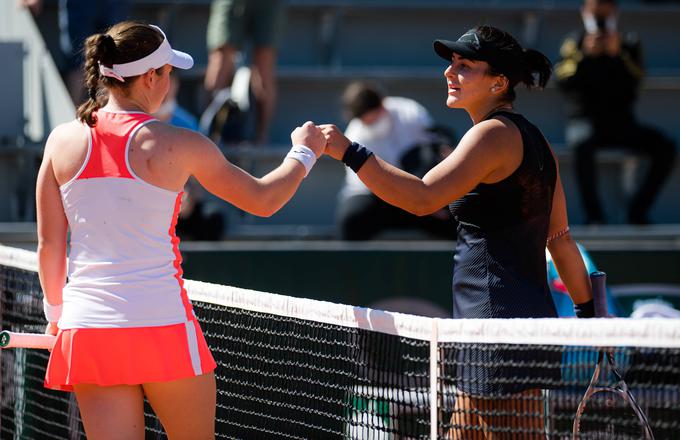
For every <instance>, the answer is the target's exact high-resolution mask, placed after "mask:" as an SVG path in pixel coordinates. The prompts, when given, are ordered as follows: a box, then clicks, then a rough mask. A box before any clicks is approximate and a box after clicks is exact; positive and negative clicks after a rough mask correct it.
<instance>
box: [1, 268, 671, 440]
mask: <svg viewBox="0 0 680 440" xmlns="http://www.w3.org/2000/svg"><path fill="white" fill-rule="evenodd" d="M191 288H192V285H191V284H190V285H189V294H190V297H192V298H193V303H194V309H195V312H196V315H197V316H198V318H199V321H200V323H201V327H202V329H203V332H204V333H205V336H206V339H207V341H208V344H209V345H210V348H211V350H212V352H213V355H214V357H215V360H216V361H217V364H218V367H217V370H216V372H215V374H216V376H217V422H216V434H217V438H230V439H231V438H233V439H260V438H262V439H333V438H341V439H343V438H344V439H371V440H379V439H386V440H387V439H390V440H392V439H395V440H396V439H426V438H432V433H431V427H430V420H431V413H430V403H431V401H432V398H431V396H432V393H431V392H430V371H436V372H437V377H436V384H437V389H436V396H435V397H436V398H435V399H434V401H436V403H437V409H436V414H434V415H436V418H437V426H436V429H435V431H436V434H435V435H434V437H436V438H441V439H465V440H476V439H503V440H506V439H542V440H543V439H555V440H558V439H559V440H562V439H572V438H574V437H573V433H572V430H573V426H574V419H575V416H576V414H577V408H578V406H579V403H580V402H581V401H582V397H583V395H584V393H585V392H586V389H587V388H588V385H589V383H590V380H591V377H592V376H593V372H594V371H595V368H596V367H595V366H596V365H597V364H598V361H601V362H600V365H601V367H600V369H599V378H598V380H597V383H596V385H597V386H598V388H597V390H598V392H596V393H595V394H593V395H592V396H591V397H590V398H589V399H588V400H587V403H586V405H585V410H584V411H583V413H582V416H581V419H580V420H581V421H580V426H579V428H580V432H579V434H578V435H577V437H576V438H579V439H619V438H620V439H645V438H651V437H650V434H651V435H653V437H654V438H655V439H677V438H680V434H679V433H680V348H659V347H654V346H655V345H658V342H657V341H654V340H653V339H652V338H646V339H645V338H639V341H641V342H642V343H639V344H632V345H631V344H628V345H627V346H615V347H608V348H607V349H606V350H605V351H603V353H611V359H612V361H613V363H614V364H615V365H616V368H617V371H614V370H613V368H612V366H611V365H610V363H609V362H608V358H607V356H601V359H599V358H600V356H599V353H600V349H599V348H597V347H596V346H587V347H586V346H573V345H562V344H544V345H538V344H531V345H528V344H507V343H503V344H501V343H482V341H484V340H485V339H484V338H485V336H486V335H484V334H482V333H480V334H479V341H478V342H474V343H470V342H465V343H461V342H439V343H437V344H436V346H433V350H431V343H430V341H429V340H428V338H427V337H415V336H414V337H405V336H398V335H397V334H402V335H403V334H410V335H412V336H413V333H409V330H411V329H412V328H413V327H418V326H420V327H422V328H426V331H425V332H422V334H428V333H427V332H428V331H430V330H431V328H432V321H431V320H426V322H423V321H422V320H423V319H426V318H416V317H404V315H401V316H400V317H398V316H397V315H394V314H389V313H384V312H380V313H381V315H380V316H382V319H383V321H382V322H381V325H380V326H377V327H379V328H377V330H378V331H375V330H376V328H374V325H373V324H374V323H372V322H370V320H366V319H365V316H364V315H365V313H364V312H365V311H366V309H359V308H350V307H348V308H347V310H349V311H350V313H352V312H354V313H359V314H360V312H361V311H363V312H361V313H364V315H362V316H364V319H363V320H361V319H359V320H357V321H356V322H355V325H349V324H347V325H339V324H335V323H334V324H329V323H327V322H333V321H332V320H325V318H319V320H317V321H315V320H313V319H310V318H309V315H308V314H305V315H304V316H305V319H300V318H297V317H293V316H285V313H283V314H280V313H278V312H277V313H275V314H274V313H268V312H263V311H257V310H261V309H259V308H257V307H251V306H250V305H249V304H246V305H244V306H243V307H240V306H239V307H237V306H234V305H233V304H232V303H231V302H230V301H226V300H225V301H212V300H207V299H205V298H204V297H202V296H200V295H199V296H198V298H203V299H204V300H203V301H199V300H197V299H196V295H193V294H192V290H191ZM214 288H215V289H217V291H218V293H219V294H218V295H216V297H218V298H219V297H220V295H221V292H222V290H224V291H225V292H226V289H229V288H223V287H219V286H214ZM221 289H222V290H221ZM232 290H234V289H233V288H232ZM257 294H260V293H258V292H252V295H257ZM0 295H1V302H0V307H1V310H0V312H1V313H0V314H1V318H2V322H1V326H2V328H3V329H5V330H10V331H15V332H42V331H43V329H44V318H43V316H42V293H41V291H40V285H39V282H38V276H37V273H36V272H35V271H32V270H24V269H20V268H17V267H11V265H10V264H8V263H3V262H1V261H0ZM249 295H250V293H249ZM261 295H267V294H261ZM227 296H228V295H225V298H226V297H227ZM248 297H250V296H248ZM266 298H269V297H266ZM279 298H281V297H279ZM295 301H298V300H294V301H293V304H294V305H295V306H294V307H293V309H296V307H298V304H297V303H296V302H295ZM223 304H229V305H228V306H227V305H223ZM309 304H311V305H312V308H313V310H314V311H316V310H317V308H318V310H319V316H325V315H324V314H323V313H321V308H323V307H325V306H326V304H324V303H317V302H310V303H308V305H309ZM337 307H345V306H337ZM357 311H360V312H357ZM291 315H292V313H291ZM385 317H387V318H389V317H394V318H395V321H394V322H388V323H387V324H388V325H387V326H386V325H385V321H384V318H385ZM397 318H399V319H397ZM410 318H413V320H411V319H410ZM418 319H420V321H418ZM397 321H398V322H397ZM445 321H446V322H453V320H445ZM500 321H501V320H499V322H498V325H499V326H500V325H504V323H503V322H500ZM593 321H594V320H593ZM572 322H576V321H572ZM628 322H632V321H624V322H623V324H624V325H625V327H628V325H627V323H628ZM550 323H551V324H552V323H553V321H551V322H550ZM555 323H556V321H555ZM581 323H583V324H581ZM491 324H496V323H491ZM529 324H532V323H528V324H527V325H529ZM579 324H580V327H584V328H585V327H592V329H590V328H585V330H587V331H590V332H592V333H595V334H597V333H598V331H599V330H598V327H597V325H595V324H598V323H596V322H586V321H579ZM604 324H608V323H607V322H605V323H604ZM542 325H545V324H542ZM610 327H611V325H610V326H608V327H607V328H609V330H608V331H609V332H611V328H610ZM403 329H407V330H406V331H402V330H403ZM673 329H674V331H676V333H675V334H676V335H678V336H680V331H678V326H675V327H673ZM615 330H616V328H615ZM621 330H622V331H623V330H624V327H622V328H621ZM625 331H627V330H625ZM496 333H502V332H496ZM418 334H421V333H418ZM439 336H440V340H451V334H449V335H448V336H447V337H448V339H447V338H442V335H441V334H440V335H439ZM464 340H467V339H464ZM473 340H476V338H474V339H473ZM669 340H671V341H672V340H673V338H671V339H669ZM644 342H649V344H648V345H650V346H646V345H645V344H644ZM596 345H597V344H596ZM620 345H626V344H620ZM671 345H674V346H677V345H678V344H671ZM432 352H435V353H437V356H436V359H432V362H431V358H430V353H432ZM0 356H1V361H2V363H1V367H2V371H1V376H2V390H1V391H2V395H1V405H2V408H1V416H2V417H1V420H0V423H1V426H0V428H1V429H0V433H1V438H2V439H82V438H85V436H84V433H83V428H82V423H81V421H80V417H79V413H78V408H77V405H76V402H75V399H74V396H73V394H71V393H65V392H58V391H51V390H47V389H45V388H44V387H43V379H44V374H45V367H46V365H47V360H48V352H46V351H43V350H28V349H21V348H17V349H5V350H1V351H0ZM617 374H618V376H617ZM619 376H620V377H619ZM620 379H623V380H625V383H626V384H627V386H628V389H629V393H630V394H626V393H625V389H623V388H620V387H621V385H620ZM607 387H609V388H607ZM629 395H630V396H632V399H634V400H635V401H636V402H637V404H638V405H639V408H640V411H641V412H640V414H642V417H643V418H647V419H648V421H649V426H650V429H651V431H646V430H645V428H644V427H643V426H644V425H643V424H642V423H641V422H640V415H639V414H638V413H636V412H635V411H634V410H633V409H632V408H633V406H631V405H630V403H629V400H630V398H629V397H628V396H629ZM146 429H147V431H146V432H147V435H146V437H147V439H159V438H165V434H164V432H163V428H162V426H161V424H160V423H159V421H158V420H157V419H156V418H155V416H154V415H153V412H152V411H151V408H149V406H148V405H147V406H146Z"/></svg>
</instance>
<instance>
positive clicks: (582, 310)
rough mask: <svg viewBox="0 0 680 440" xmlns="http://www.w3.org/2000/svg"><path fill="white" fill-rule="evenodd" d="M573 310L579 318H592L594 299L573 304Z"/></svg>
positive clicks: (593, 315) (593, 314)
mask: <svg viewBox="0 0 680 440" xmlns="http://www.w3.org/2000/svg"><path fill="white" fill-rule="evenodd" d="M574 312H576V316H577V317H579V318H594V317H595V301H593V300H592V299H591V300H590V301H587V302H584V303H581V304H574Z"/></svg>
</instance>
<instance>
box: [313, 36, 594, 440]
mask: <svg viewBox="0 0 680 440" xmlns="http://www.w3.org/2000/svg"><path fill="white" fill-rule="evenodd" d="M434 49H435V52H436V53H437V54H438V55H440V56H441V57H442V58H444V59H446V60H447V61H448V62H449V63H450V65H449V66H448V67H447V69H446V71H445V72H444V76H445V77H446V83H447V91H448V93H447V100H446V104H447V106H448V107H450V108H461V109H464V110H465V111H467V112H468V114H469V115H470V117H471V118H472V121H473V123H474V126H473V127H472V128H471V129H470V130H469V131H468V132H467V133H466V134H465V136H463V138H462V139H461V141H460V143H459V144H458V146H457V147H456V149H455V150H454V151H453V153H451V155H450V156H449V157H448V158H447V159H445V160H444V161H443V162H441V163H440V164H439V165H437V166H436V167H434V168H433V169H432V170H430V171H429V172H428V173H427V174H426V175H425V176H424V177H423V178H422V179H419V178H417V177H415V176H413V175H410V174H408V173H406V172H404V171H402V170H399V169H397V168H395V167H393V166H391V165H389V164H388V163H386V162H384V161H383V160H381V159H380V158H378V157H376V156H375V155H373V154H372V153H371V152H370V151H368V150H367V149H365V148H364V147H362V146H361V145H359V144H357V143H353V142H351V141H350V140H349V139H347V138H346V137H345V136H344V135H343V134H342V132H341V131H340V130H339V129H338V128H337V127H335V126H332V125H326V126H322V129H323V131H324V134H325V135H326V139H327V146H326V153H327V154H329V155H331V156H332V157H334V158H336V159H338V160H342V161H343V162H344V163H345V164H346V165H347V166H349V167H350V168H352V169H353V170H354V171H355V172H357V174H358V176H359V177H360V178H361V180H362V181H363V182H364V183H365V184H366V186H367V187H368V188H370V189H371V190H372V191H373V192H374V193H375V194H376V195H377V196H378V197H380V198H382V199H383V200H385V201H387V202H388V203H391V204H393V205H395V206H398V207H400V208H402V209H405V210H407V211H409V212H412V213H414V214H417V215H428V214H430V213H432V212H435V211H436V210H437V209H440V208H441V207H442V206H445V205H449V207H450V209H451V211H452V213H453V214H454V216H455V217H456V219H457V220H458V241H457V244H456V248H455V254H454V266H453V305H454V309H453V316H454V318H544V317H556V316H557V313H556V310H555V306H554V304H553V301H552V297H551V295H550V291H549V289H548V284H547V277H546V260H545V248H546V245H547V247H548V249H549V250H550V253H551V254H552V256H553V258H554V261H555V264H556V266H557V269H558V271H559V274H560V277H561V278H562V280H563V281H564V282H565V284H566V286H567V288H568V290H569V292H570V294H571V297H572V299H573V301H574V303H575V304H576V306H575V307H576V310H577V314H578V315H579V316H582V317H587V316H592V314H593V311H592V309H593V306H592V292H591V286H590V281H589V278H588V273H587V271H586V268H585V266H584V264H583V260H582V259H581V256H580V253H579V251H578V248H577V247H576V244H575V242H574V240H573V239H572V238H571V236H570V234H569V227H568V220H567V211H566V202H565V198H564V192H563V189H562V184H561V182H560V178H559V172H558V166H557V161H556V159H555V156H554V154H553V152H552V150H551V148H550V146H549V145H548V142H547V141H546V140H545V138H544V137H543V135H542V133H541V132H540V130H539V129H538V128H536V126H534V125H533V124H532V123H530V122H529V121H528V120H527V119H526V118H524V116H522V115H521V114H519V113H517V112H516V111H515V110H514V108H513V102H514V100H515V90H514V89H515V86H517V85H518V84H520V83H522V84H524V85H526V86H527V87H529V88H533V87H543V86H544V85H545V84H546V82H547V81H548V79H549V77H550V74H551V64H550V61H548V59H547V58H546V57H545V56H544V55H543V54H541V53H540V52H537V51H535V50H531V49H524V48H522V47H521V46H520V44H519V43H518V42H517V41H516V40H515V39H514V38H513V37H512V36H511V35H510V34H508V33H507V32H504V31H502V30H499V29H497V28H494V27H491V26H479V27H476V28H474V29H471V30H470V31H468V32H466V33H465V34H464V35H463V36H461V37H460V38H459V39H458V40H457V41H447V40H437V41H435V43H434ZM454 356H455V357H456V358H455V360H456V361H458V362H457V366H456V367H455V368H456V371H455V372H454V373H455V375H456V377H457V383H456V388H457V390H458V394H457V398H456V408H455V412H454V415H453V417H452V420H451V421H452V425H453V427H452V428H451V429H450V430H449V432H448V436H449V437H451V438H456V439H490V438H505V437H503V434H500V436H499V433H498V432H496V433H495V434H494V433H493V432H492V428H493V430H495V429H497V428H500V429H501V430H503V429H505V428H510V429H511V430H515V432H521V433H522V434H521V438H523V439H533V438H536V439H538V438H545V434H544V433H543V426H544V421H543V402H542V399H541V390H542V389H544V388H549V387H550V386H551V384H553V383H554V382H555V380H557V379H559V368H547V367H546V368H526V367H521V366H517V363H516V361H518V360H520V361H521V360H522V359H517V356H518V355H517V352H515V353H514V354H513V353H512V352H510V351H506V350H500V349H492V350H483V349H481V350H478V349H475V350H472V349H467V350H459V351H457V353H456V354H454ZM523 359H525V360H528V361H531V362H534V361H539V362H540V361H554V362H556V364H559V360H560V359H559V353H557V354H550V353H545V352H538V351H534V352H526V353H524V355H523ZM509 364H512V366H508V365H509ZM503 379H508V380H503ZM501 412H508V413H515V414H521V415H517V416H515V417H512V416H507V415H506V416H500V415H498V414H500V413H501ZM528 414H529V415H528ZM470 427H473V428H474V427H477V429H469V428H470ZM511 435H512V434H511ZM514 435H515V436H516V435H517V434H514ZM512 438H520V437H512Z"/></svg>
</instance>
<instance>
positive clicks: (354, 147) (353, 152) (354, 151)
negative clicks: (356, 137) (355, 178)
mask: <svg viewBox="0 0 680 440" xmlns="http://www.w3.org/2000/svg"><path fill="white" fill-rule="evenodd" d="M371 156H373V152H372V151H371V150H369V149H368V148H366V147H364V146H363V145H361V144H360V143H358V142H352V143H351V144H349V146H348V147H347V150H345V154H344V155H343V156H342V163H344V164H345V165H347V166H348V167H350V168H351V169H352V171H354V172H355V173H358V172H359V170H360V169H361V167H362V166H364V164H365V163H366V161H367V160H368V158H369V157H371Z"/></svg>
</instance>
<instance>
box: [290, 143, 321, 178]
mask: <svg viewBox="0 0 680 440" xmlns="http://www.w3.org/2000/svg"><path fill="white" fill-rule="evenodd" d="M286 157H287V158H290V159H294V160H297V161H298V162H300V163H301V164H302V165H304V167H305V170H306V173H305V177H307V175H308V174H309V172H310V171H311V170H312V167H313V166H314V164H315V163H316V154H314V151H312V149H311V148H308V147H305V146H304V145H293V148H291V149H290V151H289V152H288V154H286Z"/></svg>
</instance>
